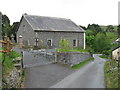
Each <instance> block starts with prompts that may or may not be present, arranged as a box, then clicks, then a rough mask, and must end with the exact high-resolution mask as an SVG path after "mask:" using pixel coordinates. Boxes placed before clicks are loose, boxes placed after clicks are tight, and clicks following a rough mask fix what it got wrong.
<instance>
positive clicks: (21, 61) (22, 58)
mask: <svg viewBox="0 0 120 90" xmlns="http://www.w3.org/2000/svg"><path fill="white" fill-rule="evenodd" d="M21 55H22V58H21V65H22V69H23V68H24V67H23V59H24V58H23V51H21Z"/></svg>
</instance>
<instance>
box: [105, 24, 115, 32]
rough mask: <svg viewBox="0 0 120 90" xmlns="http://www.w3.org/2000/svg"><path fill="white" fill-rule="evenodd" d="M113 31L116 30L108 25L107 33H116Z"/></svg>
mask: <svg viewBox="0 0 120 90" xmlns="http://www.w3.org/2000/svg"><path fill="white" fill-rule="evenodd" d="M113 29H114V27H113V26H112V25H108V26H107V28H106V31H107V32H108V31H109V32H112V31H114V30H113Z"/></svg>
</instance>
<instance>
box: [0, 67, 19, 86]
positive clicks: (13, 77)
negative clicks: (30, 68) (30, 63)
mask: <svg viewBox="0 0 120 90" xmlns="http://www.w3.org/2000/svg"><path fill="white" fill-rule="evenodd" d="M3 80H4V81H3V83H2V84H3V87H4V88H19V87H20V83H21V74H20V72H19V71H18V70H17V69H16V68H14V69H13V71H11V72H10V74H9V75H8V76H7V77H6V78H4V77H3Z"/></svg>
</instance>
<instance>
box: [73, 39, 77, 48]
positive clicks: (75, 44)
mask: <svg viewBox="0 0 120 90" xmlns="http://www.w3.org/2000/svg"><path fill="white" fill-rule="evenodd" d="M74 40H75V41H76V43H75V46H74ZM73 47H77V39H73Z"/></svg>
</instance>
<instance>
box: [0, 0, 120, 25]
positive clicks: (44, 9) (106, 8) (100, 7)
mask: <svg viewBox="0 0 120 90" xmlns="http://www.w3.org/2000/svg"><path fill="white" fill-rule="evenodd" d="M118 1H119V0H2V1H0V3H1V4H0V11H1V12H2V13H3V14H6V15H7V16H8V17H9V19H10V21H11V23H13V22H16V21H20V19H21V16H22V14H24V13H27V14H31V15H40V16H52V17H62V18H68V19H71V20H72V21H74V22H75V23H76V24H78V25H83V26H87V25H88V24H93V23H95V24H99V25H118Z"/></svg>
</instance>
